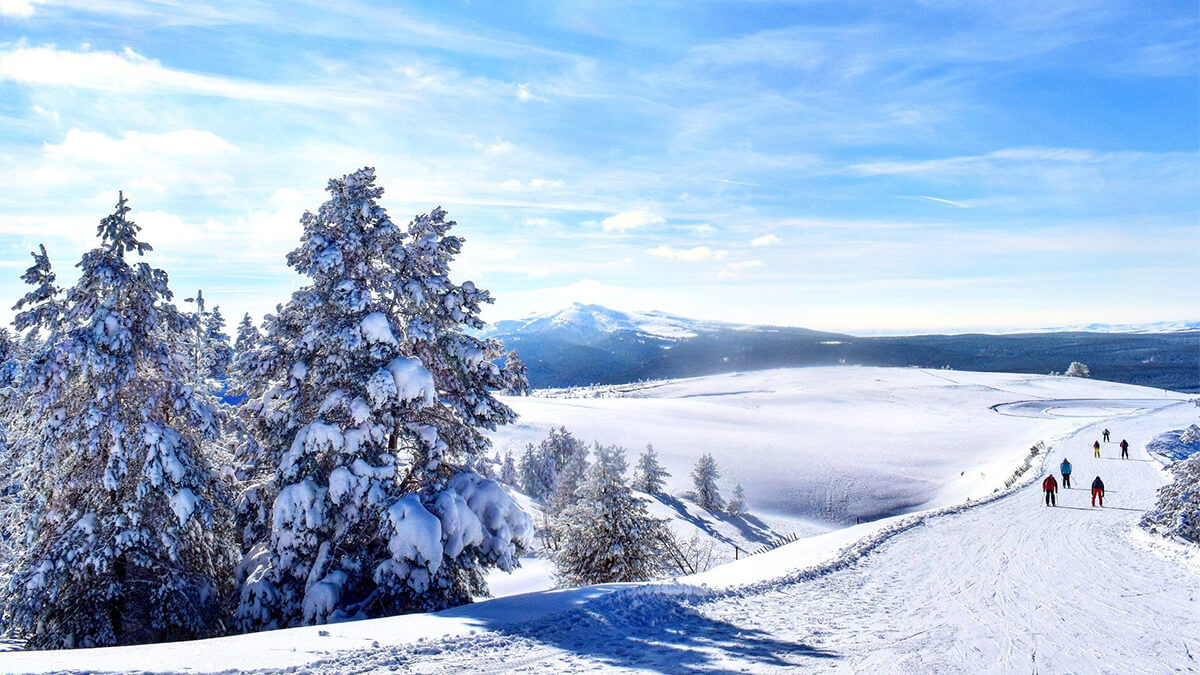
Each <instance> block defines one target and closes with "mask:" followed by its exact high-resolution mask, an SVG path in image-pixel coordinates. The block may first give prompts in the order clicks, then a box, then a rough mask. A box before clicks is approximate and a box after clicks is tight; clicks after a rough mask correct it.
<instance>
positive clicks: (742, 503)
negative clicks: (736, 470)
mask: <svg viewBox="0 0 1200 675" xmlns="http://www.w3.org/2000/svg"><path fill="white" fill-rule="evenodd" d="M746 510H747V509H746V490H745V489H744V488H742V484H741V483H738V484H737V487H735V488H733V499H730V500H729V503H728V504H726V505H725V513H728V514H729V515H731V516H741V515H745V513H746Z"/></svg>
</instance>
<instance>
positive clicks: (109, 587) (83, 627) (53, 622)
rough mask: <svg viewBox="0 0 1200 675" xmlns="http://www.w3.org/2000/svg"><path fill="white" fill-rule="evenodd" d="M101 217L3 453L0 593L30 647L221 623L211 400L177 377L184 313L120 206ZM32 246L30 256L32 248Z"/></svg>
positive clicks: (177, 633) (194, 631)
mask: <svg viewBox="0 0 1200 675" xmlns="http://www.w3.org/2000/svg"><path fill="white" fill-rule="evenodd" d="M128 212H129V207H128V206H127V202H126V200H125V197H124V195H121V197H120V199H119V201H118V203H117V207H116V211H115V212H114V213H113V214H112V215H110V216H108V217H106V218H105V219H104V220H102V221H101V223H100V226H99V228H98V234H99V237H100V239H101V243H100V246H99V247H98V248H95V249H93V250H91V251H88V252H87V253H85V254H84V256H83V259H82V260H81V261H80V263H79V265H78V267H79V268H80V277H79V281H78V282H77V283H76V284H75V285H74V286H73V287H72V288H71V289H70V290H69V291H68V292H67V297H66V303H65V306H64V308H63V311H62V313H61V316H58V317H56V316H55V313H54V312H45V313H41V314H26V315H23V316H25V317H27V318H23V319H21V320H20V321H19V324H20V325H23V326H26V327H28V328H29V329H30V330H39V329H40V330H43V331H46V332H47V333H48V336H47V338H46V340H45V341H44V342H42V346H41V348H40V349H39V351H38V353H37V354H35V357H34V359H33V360H32V362H31V363H30V365H29V367H28V369H27V372H26V376H25V379H24V382H23V383H22V392H21V393H22V396H23V397H24V399H25V403H24V406H23V408H22V411H21V414H22V417H23V419H24V420H25V423H26V425H27V427H26V430H25V432H24V433H23V434H22V437H21V439H20V441H19V443H20V445H21V447H20V448H19V449H18V450H17V452H18V455H19V456H20V458H21V463H22V465H23V466H24V467H25V472H24V476H23V480H24V487H25V490H26V498H25V499H23V500H22V511H23V513H22V522H23V523H25V525H26V530H27V540H26V543H25V544H24V545H23V547H22V549H23V550H22V551H21V552H20V555H19V558H18V560H17V563H16V565H15V567H16V569H15V573H14V575H13V577H12V578H11V579H10V580H9V582H8V584H7V588H6V589H5V596H6V597H5V603H4V604H5V606H6V608H7V611H8V619H9V622H10V626H11V627H12V628H14V629H15V630H16V631H17V632H19V633H21V634H23V635H24V636H26V637H27V638H28V646H29V647H31V648H39V649H40V648H53V647H85V646H99V645H112V644H132V643H142V642H155V641H162V640H172V639H185V638H195V637H201V636H207V635H214V634H217V633H219V632H221V630H222V624H221V618H222V614H223V611H224V609H225V606H224V602H225V598H226V590H227V588H228V586H229V582H228V580H229V579H230V577H231V574H230V568H231V566H232V562H233V554H232V551H231V549H229V548H228V547H227V545H226V541H225V540H224V539H223V538H222V536H221V532H222V521H223V520H224V517H223V516H222V515H221V514H219V513H216V512H215V508H216V507H215V506H214V505H215V504H217V503H218V502H219V500H217V499H214V493H215V492H216V490H217V489H218V488H217V484H216V483H215V481H214V479H213V477H212V473H211V472H210V467H209V466H208V464H207V461H206V457H205V453H204V452H203V449H202V447H203V446H204V445H205V444H208V443H211V442H212V441H213V440H214V439H215V437H216V435H217V431H218V430H217V420H216V417H215V416H214V412H213V409H212V406H211V405H210V404H209V402H208V401H207V400H206V399H205V398H204V397H203V396H200V395H198V394H197V393H196V392H194V391H193V389H192V387H191V386H190V385H189V384H188V382H189V381H191V380H192V374H191V373H190V372H189V370H188V365H189V361H188V359H186V358H181V356H180V353H179V352H180V351H181V350H182V348H183V344H184V342H185V340H186V335H185V333H186V332H187V331H190V330H192V329H193V324H192V322H191V320H190V317H187V316H185V315H182V314H181V313H179V312H178V311H177V310H176V308H175V307H174V305H172V304H170V302H169V301H170V299H171V291H170V289H169V288H168V285H167V275H166V273H165V272H163V271H162V270H159V269H155V268H152V267H150V265H148V264H147V263H145V262H139V263H131V262H130V261H129V260H127V254H129V253H130V252H134V253H137V254H138V255H139V256H140V255H142V254H144V253H145V252H147V251H149V250H150V246H149V245H148V244H146V243H145V242H142V241H139V240H138V238H137V234H138V231H139V229H140V228H139V227H138V226H137V225H136V224H135V223H133V222H132V221H130V220H129V219H128V218H127V217H126V214H127V213H128ZM36 257H37V256H36V255H35V258H36Z"/></svg>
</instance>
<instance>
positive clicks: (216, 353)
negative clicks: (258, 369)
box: [204, 305, 234, 381]
mask: <svg viewBox="0 0 1200 675" xmlns="http://www.w3.org/2000/svg"><path fill="white" fill-rule="evenodd" d="M204 345H205V348H206V349H208V350H209V354H210V356H209V358H208V360H209V361H210V362H211V364H212V365H211V366H210V370H209V377H211V378H213V379H215V380H222V381H223V380H225V379H227V378H228V377H229V370H230V367H231V366H232V365H233V357H234V353H233V347H232V346H231V345H230V344H229V336H228V335H226V334H225V317H224V316H222V315H221V306H220V305H213V308H212V312H210V313H209V315H208V318H207V319H206V320H205V322H204Z"/></svg>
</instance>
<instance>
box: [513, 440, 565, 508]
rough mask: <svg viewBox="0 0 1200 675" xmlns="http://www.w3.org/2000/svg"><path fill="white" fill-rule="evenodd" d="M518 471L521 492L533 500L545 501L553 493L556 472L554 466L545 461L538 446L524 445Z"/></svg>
mask: <svg viewBox="0 0 1200 675" xmlns="http://www.w3.org/2000/svg"><path fill="white" fill-rule="evenodd" d="M518 471H519V473H520V478H521V480H520V488H521V492H524V493H525V494H527V495H529V496H530V497H533V498H534V499H545V498H547V497H548V496H549V495H550V494H552V493H553V491H554V477H555V475H556V474H557V473H558V471H557V468H556V467H555V466H553V465H552V464H549V463H548V462H546V461H545V459H544V457H543V456H542V454H541V452H539V448H538V446H535V445H534V444H533V443H526V444H525V452H523V453H521V463H520V466H519V467H518Z"/></svg>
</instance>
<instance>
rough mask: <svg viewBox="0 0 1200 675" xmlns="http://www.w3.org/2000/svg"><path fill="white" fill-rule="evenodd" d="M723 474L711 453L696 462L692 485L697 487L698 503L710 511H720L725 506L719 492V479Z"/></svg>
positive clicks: (705, 454)
mask: <svg viewBox="0 0 1200 675" xmlns="http://www.w3.org/2000/svg"><path fill="white" fill-rule="evenodd" d="M720 477H721V472H720V471H717V462H716V460H714V459H713V456H712V455H711V454H709V453H704V454H703V455H701V456H700V459H699V460H697V461H696V466H695V468H693V469H692V484H693V485H695V486H696V503H697V504H699V505H700V507H701V508H704V509H708V510H709V511H720V510H721V508H722V507H723V506H724V505H725V502H724V500H722V499H721V493H720V492H719V491H718V490H717V479H718V478H720Z"/></svg>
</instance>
